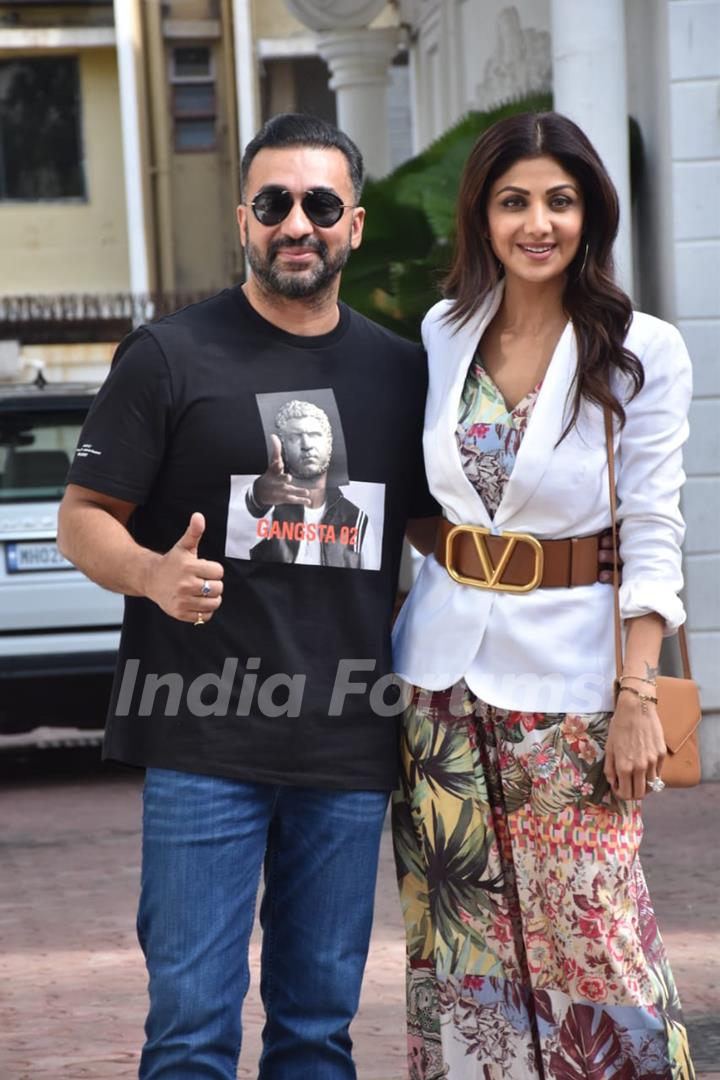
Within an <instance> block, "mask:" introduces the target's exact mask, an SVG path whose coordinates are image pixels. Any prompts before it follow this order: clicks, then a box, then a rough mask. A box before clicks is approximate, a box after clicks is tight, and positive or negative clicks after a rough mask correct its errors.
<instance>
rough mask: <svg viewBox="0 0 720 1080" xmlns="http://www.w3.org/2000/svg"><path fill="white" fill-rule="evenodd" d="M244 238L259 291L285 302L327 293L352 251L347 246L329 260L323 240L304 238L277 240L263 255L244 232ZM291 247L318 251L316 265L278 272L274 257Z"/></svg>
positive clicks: (279, 238)
mask: <svg viewBox="0 0 720 1080" xmlns="http://www.w3.org/2000/svg"><path fill="white" fill-rule="evenodd" d="M245 238H246V242H245V257H246V259H247V261H248V263H249V264H250V269H251V270H252V272H253V274H254V275H255V277H256V278H257V280H258V282H259V284H260V286H261V288H263V289H264V291H265V292H267V293H273V294H275V295H277V296H283V297H285V298H286V299H287V300H307V299H309V298H311V297H318V296H321V295H322V294H323V293H325V292H327V291H328V289H330V288H331V286H332V284H333V282H334V280H335V278H336V277H337V276H338V274H339V273H340V271H341V270H342V268H343V267H344V266H345V263H346V262H347V261H348V259H349V258H350V252H351V250H352V249H351V247H350V244H349V243H348V244H346V246H345V247H343V248H341V249H340V251H338V253H337V254H336V255H334V256H333V257H332V258H331V257H330V255H329V252H328V246H327V244H326V243H325V241H324V240H320V239H318V238H317V237H315V236H305V237H301V239H299V240H291V239H290V238H289V237H278V238H277V239H276V240H273V241H272V242H271V243H270V244H269V245H268V248H267V253H266V254H265V255H263V253H262V252H261V251H260V249H259V248H258V247H257V246H256V245H255V244H252V243H251V242H250V237H249V236H248V233H247V231H246V233H245ZM293 247H302V248H311V249H312V250H313V251H315V252H317V255H318V260H317V263H316V265H315V266H314V267H312V268H311V269H307V270H280V269H279V268H278V266H277V263H276V261H275V256H276V255H277V253H278V252H279V251H280V250H281V249H283V248H293Z"/></svg>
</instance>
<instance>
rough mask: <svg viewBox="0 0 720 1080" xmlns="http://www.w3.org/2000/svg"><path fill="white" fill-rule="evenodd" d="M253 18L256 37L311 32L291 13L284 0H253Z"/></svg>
mask: <svg viewBox="0 0 720 1080" xmlns="http://www.w3.org/2000/svg"><path fill="white" fill-rule="evenodd" d="M252 18H253V30H254V32H255V36H256V37H263V38H264V37H267V38H276V37H290V36H291V35H292V34H308V33H310V31H309V30H308V28H307V27H306V26H303V24H302V23H301V22H298V20H297V19H296V18H295V16H294V15H291V14H290V12H289V11H288V9H287V8H286V7H285V4H284V3H283V0H253V4H252Z"/></svg>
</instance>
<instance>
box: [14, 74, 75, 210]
mask: <svg viewBox="0 0 720 1080" xmlns="http://www.w3.org/2000/svg"><path fill="white" fill-rule="evenodd" d="M85 195H86V190H85V171H84V167H83V151H82V131H81V114H80V76H79V70H78V61H77V57H75V56H59V57H38V58H33V59H29V58H26V57H22V58H19V59H17V60H0V200H9V199H18V200H23V201H26V202H41V201H43V202H50V201H54V200H60V199H84V198H85Z"/></svg>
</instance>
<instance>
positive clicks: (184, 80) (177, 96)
mask: <svg viewBox="0 0 720 1080" xmlns="http://www.w3.org/2000/svg"><path fill="white" fill-rule="evenodd" d="M170 81H171V84H172V109H173V130H174V145H175V150H176V151H178V152H181V153H182V152H185V151H197V150H214V149H215V148H216V135H215V122H216V118H217V104H216V91H215V70H214V65H213V56H212V51H211V49H210V46H209V45H178V46H176V47H175V48H173V50H172V56H171V71H170Z"/></svg>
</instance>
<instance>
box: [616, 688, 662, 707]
mask: <svg viewBox="0 0 720 1080" xmlns="http://www.w3.org/2000/svg"><path fill="white" fill-rule="evenodd" d="M622 690H627V692H628V693H629V694H634V695H635V697H636V698H640V710H641V712H644V713H646V712H647V711H648V709H647V703H648V701H652V703H653V705H657V703H658V699H657V698H656V697H653V696H652V694H643V693H642V691H640V690H636V689H635V687H634V686H622V685H621V686H620V688H619V690H618V694H619V693H620V692H621V691H622Z"/></svg>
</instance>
